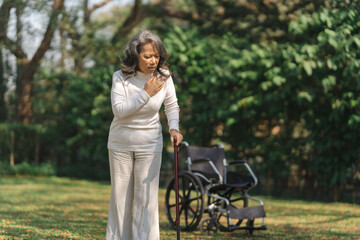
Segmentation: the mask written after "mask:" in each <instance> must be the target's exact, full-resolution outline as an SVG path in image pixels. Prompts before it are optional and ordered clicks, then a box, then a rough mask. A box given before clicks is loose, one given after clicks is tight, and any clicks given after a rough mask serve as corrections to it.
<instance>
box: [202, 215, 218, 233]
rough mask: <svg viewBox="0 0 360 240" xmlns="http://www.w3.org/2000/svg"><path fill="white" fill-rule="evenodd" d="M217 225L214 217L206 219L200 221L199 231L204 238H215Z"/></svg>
mask: <svg viewBox="0 0 360 240" xmlns="http://www.w3.org/2000/svg"><path fill="white" fill-rule="evenodd" d="M218 229H219V228H218V225H217V223H216V217H215V219H214V218H206V219H205V220H204V221H202V223H201V226H200V230H201V232H202V233H203V234H204V235H206V236H211V237H212V236H215V235H216V233H217V231H218Z"/></svg>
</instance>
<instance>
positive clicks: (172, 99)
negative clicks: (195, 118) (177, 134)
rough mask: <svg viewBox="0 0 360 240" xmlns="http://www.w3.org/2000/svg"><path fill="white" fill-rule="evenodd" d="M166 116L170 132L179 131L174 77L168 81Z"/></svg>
mask: <svg viewBox="0 0 360 240" xmlns="http://www.w3.org/2000/svg"><path fill="white" fill-rule="evenodd" d="M164 107H165V115H166V118H167V121H168V125H169V130H171V129H175V130H177V131H179V111H180V108H179V105H178V99H177V98H176V91H175V86H174V82H173V80H172V77H169V78H168V79H167V80H166V95H165V99H164Z"/></svg>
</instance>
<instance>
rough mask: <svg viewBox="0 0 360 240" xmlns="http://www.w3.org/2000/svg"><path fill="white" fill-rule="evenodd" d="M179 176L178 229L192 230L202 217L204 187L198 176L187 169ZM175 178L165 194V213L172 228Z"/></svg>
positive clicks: (174, 215) (174, 216)
mask: <svg viewBox="0 0 360 240" xmlns="http://www.w3.org/2000/svg"><path fill="white" fill-rule="evenodd" d="M178 177H179V215H180V229H181V230H182V231H193V230H195V229H196V227H197V226H198V225H199V222H200V220H201V218H202V213H203V208H204V200H203V193H204V189H203V187H202V184H201V182H200V180H199V179H198V177H196V176H195V175H194V174H193V173H191V172H188V171H182V172H179V174H178ZM175 201H176V199H175V179H174V178H173V179H172V180H171V181H170V183H169V185H168V187H167V189H166V195H165V209H166V215H167V218H168V220H169V223H170V225H171V227H172V228H174V229H175V228H176V223H175V220H176V204H175Z"/></svg>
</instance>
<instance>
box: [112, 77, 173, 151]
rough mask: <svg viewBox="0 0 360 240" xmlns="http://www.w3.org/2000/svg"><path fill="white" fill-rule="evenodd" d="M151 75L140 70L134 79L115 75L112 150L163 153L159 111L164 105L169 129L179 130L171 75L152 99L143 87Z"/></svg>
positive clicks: (113, 85)
mask: <svg viewBox="0 0 360 240" xmlns="http://www.w3.org/2000/svg"><path fill="white" fill-rule="evenodd" d="M152 76H153V75H152V74H144V73H142V72H140V71H137V72H136V75H135V76H134V77H131V78H129V79H125V75H124V74H123V73H122V71H117V72H115V73H114V75H113V79H112V87H111V106H112V111H113V114H114V119H113V121H112V123H111V126H110V131H109V139H108V148H109V149H114V150H121V151H124V150H125V151H141V152H161V151H162V148H163V137H162V127H161V123H160V114H159V110H160V108H161V105H162V104H163V103H164V109H165V114H166V118H167V121H168V125H169V129H176V130H179V105H178V101H177V97H176V92H175V87H174V82H173V80H172V78H171V76H170V77H169V78H168V79H166V82H165V84H164V87H163V88H162V89H161V90H160V91H159V92H158V93H157V94H156V95H154V96H152V97H150V96H149V95H148V94H147V92H146V91H145V90H144V85H145V83H146V82H147V81H148V80H149V78H150V77H152Z"/></svg>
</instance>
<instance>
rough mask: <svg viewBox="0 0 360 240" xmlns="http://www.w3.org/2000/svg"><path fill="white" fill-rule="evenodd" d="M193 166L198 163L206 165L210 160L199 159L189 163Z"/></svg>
mask: <svg viewBox="0 0 360 240" xmlns="http://www.w3.org/2000/svg"><path fill="white" fill-rule="evenodd" d="M191 162H192V163H193V164H198V163H207V162H211V160H210V159H209V158H199V159H194V160H192V161H191Z"/></svg>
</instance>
